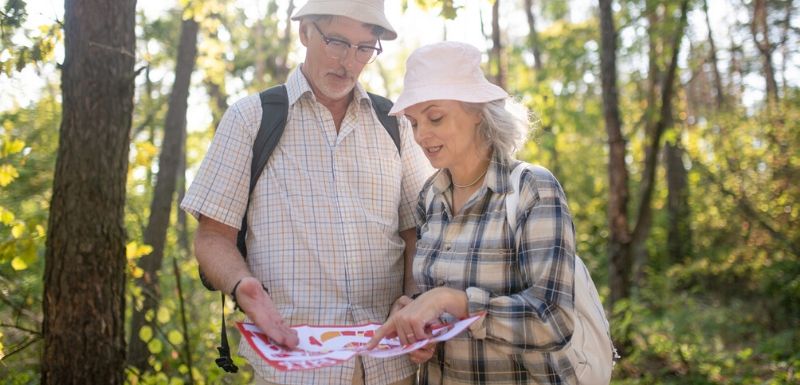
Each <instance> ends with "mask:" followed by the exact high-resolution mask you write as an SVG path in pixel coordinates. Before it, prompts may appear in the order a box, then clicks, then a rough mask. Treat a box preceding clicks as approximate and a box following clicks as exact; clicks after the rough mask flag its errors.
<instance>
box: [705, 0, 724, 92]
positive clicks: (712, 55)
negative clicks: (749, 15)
mask: <svg viewBox="0 0 800 385" xmlns="http://www.w3.org/2000/svg"><path fill="white" fill-rule="evenodd" d="M703 14H704V15H705V17H706V28H707V29H708V44H709V45H710V48H711V52H709V60H710V61H711V69H712V70H713V71H714V88H715V91H716V95H715V97H714V100H716V101H717V107H722V105H723V104H724V103H725V92H724V91H723V89H722V76H720V74H719V65H718V64H717V62H718V60H717V45H716V44H715V43H714V34H713V33H712V29H711V20H709V18H708V0H703Z"/></svg>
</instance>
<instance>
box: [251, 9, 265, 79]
mask: <svg viewBox="0 0 800 385" xmlns="http://www.w3.org/2000/svg"><path fill="white" fill-rule="evenodd" d="M252 33H253V39H254V40H253V50H254V52H253V62H254V63H253V65H254V66H255V76H254V79H253V83H254V85H255V86H256V89H258V90H261V89H264V84H265V83H266V79H264V74H266V73H267V54H266V52H265V49H264V19H258V20H256V21H255V26H254V27H253V32H252Z"/></svg>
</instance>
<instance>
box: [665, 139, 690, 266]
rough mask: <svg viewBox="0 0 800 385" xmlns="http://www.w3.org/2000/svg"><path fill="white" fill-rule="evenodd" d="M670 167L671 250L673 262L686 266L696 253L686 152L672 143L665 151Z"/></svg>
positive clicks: (669, 229)
mask: <svg viewBox="0 0 800 385" xmlns="http://www.w3.org/2000/svg"><path fill="white" fill-rule="evenodd" d="M664 153H665V157H666V165H667V191H668V194H667V214H668V215H667V216H668V219H669V224H668V228H667V249H668V251H669V258H670V262H672V263H673V264H675V263H682V262H684V261H686V260H688V259H689V257H691V254H692V230H691V227H690V225H689V214H690V213H689V187H688V186H689V182H688V179H689V178H688V173H687V171H686V167H684V165H683V149H682V148H681V146H679V145H677V144H674V143H669V144H667V145H666V146H665V148H664Z"/></svg>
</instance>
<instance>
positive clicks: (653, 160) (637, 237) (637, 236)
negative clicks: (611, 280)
mask: <svg viewBox="0 0 800 385" xmlns="http://www.w3.org/2000/svg"><path fill="white" fill-rule="evenodd" d="M688 3H689V1H688V0H683V1H682V2H681V16H680V20H679V22H678V29H677V30H676V31H675V33H674V34H673V35H672V36H673V41H672V56H671V59H670V63H669V68H668V69H667V72H666V74H665V77H664V82H663V84H662V85H661V110H660V113H659V117H658V121H657V122H656V125H655V127H653V129H652V130H648V131H651V132H648V140H649V144H648V146H647V148H645V160H644V170H643V172H642V182H641V183H640V184H641V188H640V190H639V191H640V198H639V209H638V210H637V213H638V216H637V219H636V226H635V227H634V229H633V234H632V237H631V240H632V244H631V247H632V248H633V250H639V251H641V253H642V254H637V255H639V258H637V260H636V261H635V263H634V264H635V266H636V267H637V268H636V269H635V270H634V272H635V277H637V278H639V277H641V271H642V268H643V267H644V266H645V265H646V262H647V261H646V256H647V255H646V253H644V251H643V250H644V242H645V241H646V240H647V237H648V235H649V234H650V225H651V222H652V216H653V208H652V205H651V200H652V196H653V191H655V176H656V166H657V165H658V153H659V151H660V149H661V137H662V136H663V135H664V132H665V131H666V130H667V128H669V127H670V126H672V123H673V118H672V95H673V89H674V88H675V77H676V76H677V75H676V73H677V72H678V55H679V53H680V50H681V41H682V40H683V32H684V29H685V25H686V18H687V14H688V8H689V4H688Z"/></svg>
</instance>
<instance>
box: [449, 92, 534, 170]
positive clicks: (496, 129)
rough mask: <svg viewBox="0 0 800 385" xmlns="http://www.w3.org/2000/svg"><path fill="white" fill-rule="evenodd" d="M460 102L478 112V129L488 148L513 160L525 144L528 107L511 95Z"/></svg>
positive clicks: (528, 114)
mask: <svg viewBox="0 0 800 385" xmlns="http://www.w3.org/2000/svg"><path fill="white" fill-rule="evenodd" d="M463 104H464V107H465V108H467V109H468V110H472V111H475V112H477V113H478V114H479V115H480V117H481V122H480V124H478V132H479V133H480V134H481V135H482V136H483V138H484V139H486V143H487V144H488V145H489V146H491V147H492V150H494V152H495V153H496V154H498V155H499V156H500V157H501V158H503V159H505V160H512V159H514V153H515V152H517V150H519V149H521V148H522V146H524V145H525V142H526V141H527V140H528V134H529V133H530V130H531V116H530V112H529V111H528V109H527V108H525V106H523V105H522V104H520V103H518V102H517V101H515V100H514V99H512V98H506V99H498V100H494V101H491V102H487V103H466V102H464V103H463Z"/></svg>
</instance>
